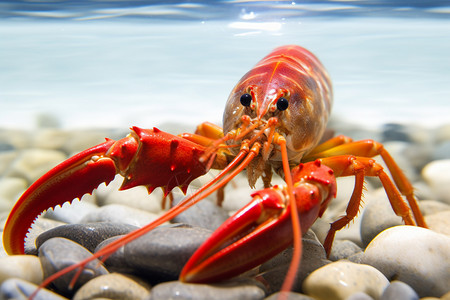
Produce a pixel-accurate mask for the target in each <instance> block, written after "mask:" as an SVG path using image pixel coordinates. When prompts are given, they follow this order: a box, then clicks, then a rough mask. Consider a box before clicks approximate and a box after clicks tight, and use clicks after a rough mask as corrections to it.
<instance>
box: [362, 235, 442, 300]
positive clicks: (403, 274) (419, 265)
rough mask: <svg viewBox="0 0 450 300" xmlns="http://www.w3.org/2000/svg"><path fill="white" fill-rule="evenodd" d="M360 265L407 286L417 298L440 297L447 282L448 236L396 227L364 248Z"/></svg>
mask: <svg viewBox="0 0 450 300" xmlns="http://www.w3.org/2000/svg"><path fill="white" fill-rule="evenodd" d="M362 263H365V264H369V265H372V266H374V267H375V268H377V269H378V270H380V271H381V272H382V273H383V274H384V275H385V276H386V277H387V278H388V279H393V278H395V279H396V280H400V281H403V282H404V283H406V284H408V285H410V286H411V287H412V288H413V289H414V290H415V291H416V292H417V293H418V294H419V296H420V297H425V296H436V297H440V296H442V295H443V294H444V293H446V292H447V291H448V283H449V282H450V272H449V270H450V237H448V236H446V235H443V234H440V233H436V232H433V231H432V230H429V229H425V228H420V227H415V226H396V227H392V228H389V229H387V230H385V231H383V232H382V233H380V234H379V235H378V236H377V237H376V238H375V239H373V240H372V242H371V243H370V244H369V245H368V246H367V248H366V250H365V252H364V255H363V257H362Z"/></svg>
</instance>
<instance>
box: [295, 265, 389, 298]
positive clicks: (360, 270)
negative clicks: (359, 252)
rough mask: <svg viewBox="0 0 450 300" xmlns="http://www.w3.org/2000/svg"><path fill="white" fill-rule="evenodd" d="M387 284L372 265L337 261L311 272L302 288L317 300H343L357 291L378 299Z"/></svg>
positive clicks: (384, 278)
mask: <svg viewBox="0 0 450 300" xmlns="http://www.w3.org/2000/svg"><path fill="white" fill-rule="evenodd" d="M388 284H389V281H388V280H387V279H386V277H385V276H384V275H383V274H382V273H381V272H380V271H378V270H377V269H375V268H374V267H371V266H368V265H361V264H355V263H352V262H348V261H337V262H333V263H330V264H328V265H326V266H324V267H322V268H320V269H317V270H315V271H314V272H312V273H311V274H310V275H309V276H308V277H307V278H306V279H305V281H304V282H303V290H304V292H305V293H306V294H307V295H309V296H311V297H313V298H315V299H317V300H335V299H336V300H338V299H339V300H341V299H342V300H345V299H347V298H348V297H350V296H351V295H353V294H354V293H357V292H363V293H366V294H367V295H369V296H371V297H373V298H375V299H378V298H379V297H380V296H381V294H382V293H383V290H384V289H385V287H386V286H387V285H388Z"/></svg>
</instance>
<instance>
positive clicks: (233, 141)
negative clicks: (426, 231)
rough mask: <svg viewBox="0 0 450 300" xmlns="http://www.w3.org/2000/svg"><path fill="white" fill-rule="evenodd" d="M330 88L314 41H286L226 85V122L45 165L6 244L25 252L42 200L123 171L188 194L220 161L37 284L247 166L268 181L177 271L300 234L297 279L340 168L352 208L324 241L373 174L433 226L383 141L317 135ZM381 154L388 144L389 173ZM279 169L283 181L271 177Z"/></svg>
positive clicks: (18, 209) (409, 216)
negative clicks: (147, 215)
mask: <svg viewBox="0 0 450 300" xmlns="http://www.w3.org/2000/svg"><path fill="white" fill-rule="evenodd" d="M332 99H333V97H332V86H331V81H330V78H329V75H328V74H327V72H326V70H325V68H324V67H323V65H322V64H321V62H320V61H319V60H318V59H317V58H316V57H315V56H314V55H313V54H312V53H310V52H309V51H308V50H306V49H304V48H302V47H300V46H295V45H288V46H283V47H279V48H277V49H275V50H274V51H273V52H271V53H270V54H269V55H267V56H266V57H264V58H263V59H262V60H261V61H260V62H259V63H258V64H257V65H256V66H255V67H254V68H253V69H252V70H250V71H249V72H248V73H247V74H245V75H244V76H243V77H242V79H241V80H240V81H239V82H238V84H237V85H236V86H235V87H234V89H233V90H232V91H231V94H230V96H229V98H228V101H227V103H226V107H225V112H224V116H223V129H222V128H220V127H219V126H217V125H213V124H211V123H207V122H206V123H203V124H201V125H199V126H198V127H197V130H196V132H195V133H184V134H181V135H178V136H175V135H172V134H169V133H166V132H163V131H161V130H159V129H157V128H153V129H141V128H138V127H132V128H131V133H130V134H129V135H128V136H127V137H125V138H123V139H121V140H118V141H114V140H111V139H106V141H105V142H104V143H102V144H99V145H97V146H94V147H92V148H90V149H87V150H85V151H83V152H81V153H79V154H77V155H75V156H73V157H71V158H69V159H68V160H66V161H64V162H62V163H61V164H59V165H58V166H56V167H55V168H53V169H52V170H50V171H49V172H48V173H46V174H45V175H43V176H42V177H41V178H40V179H38V180H37V181H36V182H35V183H34V184H32V185H31V186H30V188H29V189H28V190H26V191H25V193H24V194H23V195H22V196H21V197H20V199H19V200H18V201H17V203H16V204H15V206H14V208H13V209H12V211H11V213H10V215H9V217H8V220H7V222H6V225H5V227H4V233H3V243H4V247H5V250H6V251H7V253H8V254H10V255H12V254H21V253H23V252H24V239H25V237H26V234H27V231H28V230H29V228H30V226H31V224H32V223H33V221H34V219H35V218H36V217H37V216H38V215H39V214H40V213H41V212H43V211H44V210H46V209H48V208H49V207H55V206H56V205H62V204H63V203H65V202H67V201H69V202H70V201H72V200H73V199H75V198H81V197H82V196H83V195H84V194H86V193H91V192H92V191H93V190H94V189H95V188H96V187H97V186H98V185H100V184H101V183H103V182H105V183H106V184H108V183H109V182H110V181H111V180H112V179H113V178H114V177H115V176H116V174H120V175H122V176H123V177H124V181H123V183H122V186H121V187H120V189H121V190H125V189H129V188H132V187H135V186H138V185H144V186H146V187H147V189H148V192H149V193H151V192H152V191H153V190H154V189H155V188H157V187H161V188H162V189H163V190H164V195H165V196H167V195H168V193H169V192H171V191H172V189H173V188H175V187H179V188H181V190H182V191H183V192H184V193H185V194H186V191H187V188H188V185H189V183H190V182H191V181H192V180H194V179H195V178H197V177H199V176H201V175H203V174H206V173H207V172H208V171H209V170H210V169H219V170H221V171H220V172H219V173H218V175H217V176H215V177H214V178H213V179H211V180H210V181H209V182H208V183H207V184H205V185H204V186H202V187H201V188H199V189H198V190H197V191H195V192H194V193H193V194H191V195H190V196H188V197H186V198H185V199H184V200H183V201H181V202H180V203H179V204H178V205H176V206H174V207H172V208H171V209H169V210H168V211H167V212H166V213H165V214H164V215H163V216H161V217H160V218H158V219H157V220H155V221H154V222H152V223H150V224H148V225H146V226H144V227H142V228H139V229H137V230H135V231H133V232H131V233H129V234H128V235H125V236H124V237H122V238H120V239H118V240H116V241H115V242H113V243H111V244H109V245H107V246H106V247H104V248H102V249H101V250H100V251H98V252H97V253H95V254H94V255H93V256H92V257H91V258H89V259H87V260H85V261H82V262H80V263H79V264H76V265H73V266H71V267H68V268H66V269H64V270H62V271H59V272H57V273H55V274H53V275H52V276H50V277H48V278H47V279H46V280H45V281H44V282H43V283H42V285H41V287H42V286H46V285H47V284H49V283H50V282H51V281H52V280H54V279H56V278H57V277H59V276H61V275H63V274H66V273H67V272H69V271H72V270H75V269H78V270H79V272H80V271H81V270H82V268H83V267H84V266H85V265H86V264H87V263H88V262H89V261H91V260H93V259H95V258H99V257H102V258H103V259H106V257H108V255H110V254H112V253H113V252H114V251H116V250H117V249H119V248H120V247H122V246H123V245H125V244H126V243H128V242H130V241H132V240H134V239H136V238H138V237H139V236H141V235H143V234H144V233H146V232H148V231H150V230H152V229H154V228H155V227H156V226H159V225H161V224H162V223H164V222H166V221H168V220H170V219H172V218H173V217H174V216H176V215H177V214H179V213H181V212H182V211H184V210H186V209H187V208H189V207H191V206H192V205H195V203H197V202H198V201H200V200H201V199H203V198H205V197H207V196H208V195H210V194H212V193H213V192H215V191H218V190H220V189H221V188H223V187H224V185H226V184H227V183H228V182H229V181H230V180H232V179H233V178H234V177H235V176H236V174H238V173H240V172H242V171H243V170H246V172H247V177H248V182H249V185H250V186H251V187H254V186H255V183H256V181H257V180H258V179H259V178H261V179H262V181H263V183H264V189H262V190H259V191H256V192H254V193H252V194H251V197H252V199H251V201H250V202H249V203H248V204H247V205H246V206H244V207H243V208H242V209H240V210H239V211H238V212H236V214H234V215H233V216H232V217H230V218H229V219H228V220H227V221H226V222H225V223H224V224H223V225H221V226H220V227H219V228H218V229H217V230H216V231H215V232H214V233H213V234H212V235H211V237H210V238H209V239H208V240H207V241H206V242H205V243H204V244H203V245H202V246H200V248H199V249H198V250H197V251H196V252H195V253H194V254H193V256H192V257H191V258H190V259H189V261H188V262H187V263H186V265H185V267H184V268H183V270H182V271H181V274H180V280H182V281H184V282H193V283H203V282H204V283H208V282H216V281H220V280H224V279H228V278H231V277H233V276H236V275H238V274H240V273H242V272H244V271H247V270H250V269H251V268H254V267H256V266H258V265H259V264H261V263H262V262H264V261H266V260H268V259H269V258H271V257H273V256H275V255H276V254H277V253H279V252H281V251H282V250H284V249H285V248H287V247H288V246H289V245H292V244H293V245H294V254H293V258H292V261H291V264H290V267H289V269H288V272H287V275H286V279H285V282H284V284H283V287H282V290H290V289H291V287H292V285H293V280H294V278H295V275H296V272H297V269H298V266H299V263H300V259H301V251H302V244H301V243H302V234H304V233H305V232H306V231H307V230H308V228H309V227H311V226H312V224H313V223H314V222H315V220H316V219H317V218H318V217H321V216H322V214H323V213H324V211H325V210H326V208H327V205H328V203H329V202H330V201H331V199H332V198H334V197H335V195H336V189H337V187H336V180H335V178H336V177H339V176H354V177H355V186H354V190H353V193H352V196H351V198H350V200H349V204H348V207H347V210H346V214H345V215H344V216H343V217H341V218H339V219H337V220H336V221H334V222H333V223H331V226H330V230H329V232H328V235H327V236H326V239H325V242H324V248H325V250H326V252H327V254H329V253H330V250H331V246H332V243H333V239H334V236H335V233H336V231H338V230H340V229H341V228H343V227H344V226H346V225H347V224H349V222H350V221H351V220H352V219H353V218H354V217H355V216H356V214H357V213H358V211H359V208H360V204H361V196H362V192H363V188H364V186H363V185H364V179H365V177H366V176H374V177H378V178H379V180H380V181H381V183H382V185H383V187H384V189H385V191H386V193H387V196H388V198H389V201H390V203H391V205H392V208H393V210H394V211H395V213H396V214H397V215H399V216H401V217H402V218H403V220H404V223H405V224H408V225H417V226H422V227H426V224H425V221H424V219H423V216H422V215H421V213H420V210H419V208H418V205H417V200H416V198H415V196H414V193H413V188H412V185H411V184H410V182H409V181H408V179H407V178H406V176H405V175H404V174H403V172H402V171H401V170H400V168H399V167H398V165H397V164H396V162H395V161H394V159H393V158H392V157H391V155H390V154H389V153H388V152H387V151H386V150H385V149H384V147H383V145H382V144H380V143H377V142H375V141H373V140H363V141H353V140H352V139H350V138H348V137H346V136H342V135H340V136H336V137H333V138H331V139H329V140H328V141H325V142H323V143H320V141H321V138H322V136H323V134H324V132H325V129H326V125H327V120H328V116H329V114H330V112H331V106H332ZM374 156H381V158H382V159H383V160H384V162H385V164H386V166H387V169H388V170H389V172H390V174H391V177H392V179H391V177H389V176H388V175H387V173H386V172H385V171H384V169H383V167H382V166H381V165H380V164H379V163H377V162H376V161H375V159H373V157H374ZM273 172H275V173H277V174H279V175H280V176H281V177H282V178H283V179H284V180H285V182H286V184H284V185H275V186H271V179H272V176H273ZM404 198H406V201H405V199H404ZM74 280H76V279H75V278H74Z"/></svg>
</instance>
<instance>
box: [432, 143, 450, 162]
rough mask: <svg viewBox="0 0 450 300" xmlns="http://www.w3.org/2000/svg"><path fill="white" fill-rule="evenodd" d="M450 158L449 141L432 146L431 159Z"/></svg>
mask: <svg viewBox="0 0 450 300" xmlns="http://www.w3.org/2000/svg"><path fill="white" fill-rule="evenodd" d="M440 159H450V141H445V142H443V143H441V144H438V145H436V146H435V147H434V151H433V160H440Z"/></svg>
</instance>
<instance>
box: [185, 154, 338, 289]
mask: <svg viewBox="0 0 450 300" xmlns="http://www.w3.org/2000/svg"><path fill="white" fill-rule="evenodd" d="M292 176H293V179H294V180H295V181H294V182H295V184H294V197H295V201H294V202H295V205H297V211H298V214H299V219H300V226H301V229H302V231H301V232H302V234H305V232H306V231H307V230H308V228H310V227H311V225H312V224H313V223H314V221H315V220H316V219H317V217H318V216H319V215H320V214H321V212H322V211H323V210H324V206H326V205H327V204H328V202H329V201H330V199H331V198H332V197H334V196H335V195H336V181H335V178H334V176H333V172H332V171H331V169H329V168H328V167H326V166H324V165H320V163H317V162H310V163H306V164H300V165H299V166H298V167H296V168H294V169H293V170H292ZM287 195H288V192H287V188H286V186H273V187H271V188H267V189H263V190H260V191H257V192H255V193H253V194H252V197H253V199H252V201H251V202H250V203H248V204H247V205H246V206H244V207H243V208H242V209H240V210H239V211H238V212H236V213H235V214H234V215H233V216H232V217H230V218H229V219H228V220H227V221H225V223H223V224H222V225H221V226H220V227H219V228H218V229H217V230H216V231H215V232H214V233H213V234H212V235H211V237H210V238H209V239H208V240H207V241H206V242H205V243H204V244H203V245H201V246H200V248H198V249H197V251H196V252H195V253H194V254H193V255H192V257H191V258H190V259H189V261H188V262H187V263H186V265H185V266H184V268H183V270H182V271H181V274H180V280H181V281H184V282H192V283H208V282H216V281H219V280H225V279H229V278H231V277H234V276H236V275H239V274H241V273H243V272H245V271H248V270H250V269H252V268H254V267H256V266H258V265H260V264H261V263H263V262H265V261H267V260H268V259H270V258H272V257H274V256H275V255H277V254H278V253H280V252H281V251H282V250H284V249H286V248H287V247H288V246H289V245H291V244H292V241H293V228H292V220H291V204H289V202H288V200H287V199H288V196H287Z"/></svg>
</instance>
